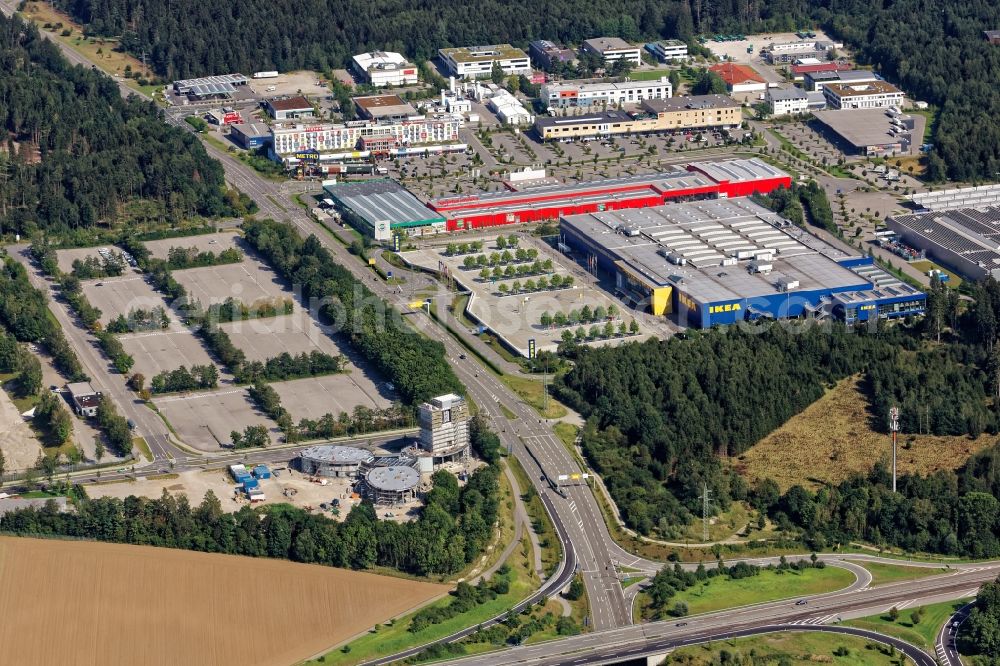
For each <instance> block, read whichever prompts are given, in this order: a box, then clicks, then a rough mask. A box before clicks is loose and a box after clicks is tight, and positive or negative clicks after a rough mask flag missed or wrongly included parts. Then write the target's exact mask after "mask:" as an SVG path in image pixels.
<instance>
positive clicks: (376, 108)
mask: <svg viewBox="0 0 1000 666" xmlns="http://www.w3.org/2000/svg"><path fill="white" fill-rule="evenodd" d="M354 106H355V108H356V109H357V110H358V115H360V116H361V117H362V118H367V119H368V120H375V121H378V122H397V121H402V120H406V119H407V118H409V117H410V116H415V115H416V114H417V110H416V109H414V108H413V106H412V105H411V104H410V103H409V102H406V101H404V100H403V98H402V97H400V96H399V95H367V96H365V97H355V98H354Z"/></svg>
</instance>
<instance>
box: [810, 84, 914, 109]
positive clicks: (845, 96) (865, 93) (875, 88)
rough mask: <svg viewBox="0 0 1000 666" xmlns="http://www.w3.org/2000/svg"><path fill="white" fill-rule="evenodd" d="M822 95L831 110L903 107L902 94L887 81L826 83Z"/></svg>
mask: <svg viewBox="0 0 1000 666" xmlns="http://www.w3.org/2000/svg"><path fill="white" fill-rule="evenodd" d="M823 95H824V96H826V103H827V106H829V107H830V108H831V109H887V108H889V107H893V106H895V107H901V106H903V98H904V97H905V95H903V92H902V91H901V90H900V89H899V88H897V87H896V86H894V85H892V84H891V83H889V82H887V81H869V82H866V83H826V84H824V85H823Z"/></svg>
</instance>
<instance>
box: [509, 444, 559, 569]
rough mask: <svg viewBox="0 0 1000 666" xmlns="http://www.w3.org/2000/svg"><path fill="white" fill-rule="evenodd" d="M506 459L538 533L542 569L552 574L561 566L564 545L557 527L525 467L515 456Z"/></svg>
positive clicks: (533, 526)
mask: <svg viewBox="0 0 1000 666" xmlns="http://www.w3.org/2000/svg"><path fill="white" fill-rule="evenodd" d="M506 460H507V464H508V465H509V466H510V471H511V472H513V473H514V478H515V479H517V485H518V486H519V487H520V490H521V498H522V499H523V500H524V506H525V508H526V509H527V511H528V518H530V519H531V523H532V529H534V531H535V534H537V535H538V545H539V546H540V547H541V549H542V569H543V570H544V571H546V572H547V573H549V574H551V573H552V572H553V571H555V569H556V567H558V566H559V560H560V558H561V556H562V546H561V545H560V543H559V539H558V537H557V536H556V528H555V526H554V525H553V524H552V521H551V520H550V519H549V514H548V513H546V512H545V506H544V505H543V504H542V499H541V498H540V497H539V496H538V492H537V491H535V487H534V486H533V485H531V481H530V480H529V479H528V473H527V472H526V471H525V470H524V467H522V466H521V463H520V462H518V460H517V458H515V457H514V456H507V458H506Z"/></svg>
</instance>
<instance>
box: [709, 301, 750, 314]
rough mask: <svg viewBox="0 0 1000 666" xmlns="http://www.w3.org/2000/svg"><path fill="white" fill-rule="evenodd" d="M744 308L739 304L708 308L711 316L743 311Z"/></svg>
mask: <svg viewBox="0 0 1000 666" xmlns="http://www.w3.org/2000/svg"><path fill="white" fill-rule="evenodd" d="M742 309H743V306H742V305H740V304H739V303H726V304H725V305H710V306H709V308H708V313H709V314H719V313H721V312H737V311H739V310H742Z"/></svg>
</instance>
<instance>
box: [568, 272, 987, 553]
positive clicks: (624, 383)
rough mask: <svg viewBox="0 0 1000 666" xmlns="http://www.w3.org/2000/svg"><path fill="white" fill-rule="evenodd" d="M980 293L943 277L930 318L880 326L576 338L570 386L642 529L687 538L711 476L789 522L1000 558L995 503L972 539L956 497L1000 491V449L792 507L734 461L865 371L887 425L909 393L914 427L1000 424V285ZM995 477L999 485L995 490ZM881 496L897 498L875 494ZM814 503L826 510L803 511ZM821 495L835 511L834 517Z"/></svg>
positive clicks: (592, 442) (607, 473) (622, 502)
mask: <svg viewBox="0 0 1000 666" xmlns="http://www.w3.org/2000/svg"><path fill="white" fill-rule="evenodd" d="M975 298H976V301H977V304H976V305H975V306H973V307H971V308H970V309H969V310H968V311H966V312H963V313H959V312H957V311H955V310H953V308H954V307H955V303H956V301H955V299H952V298H949V294H948V293H947V290H942V289H935V290H932V292H931V294H930V300H929V312H930V314H929V316H928V317H927V318H926V319H925V320H923V321H920V322H915V323H912V324H905V323H903V324H900V325H896V326H880V327H878V328H875V329H873V328H869V327H864V328H858V329H853V330H851V329H847V328H845V327H842V326H839V325H833V326H819V325H812V324H806V323H800V324H792V323H789V324H787V325H764V326H759V327H743V326H736V327H729V328H728V329H716V330H710V331H704V332H693V331H688V332H686V333H684V334H681V335H677V336H675V337H674V338H672V339H670V340H668V341H657V340H652V341H648V342H644V343H642V344H632V345H624V346H622V347H618V348H604V349H580V348H576V349H575V350H574V351H573V353H574V354H575V365H574V367H573V369H572V370H570V371H569V372H568V373H567V374H565V375H563V376H561V377H560V379H559V381H558V383H557V391H558V393H559V395H560V396H561V397H562V398H563V399H564V400H566V401H567V402H568V403H569V404H570V405H571V406H573V407H575V408H576V409H578V410H580V411H581V413H582V414H583V415H584V416H586V417H588V422H587V425H586V426H585V428H584V430H583V439H582V445H583V449H584V453H585V454H586V456H587V457H588V459H589V460H590V462H591V464H592V465H593V466H594V468H595V469H596V470H597V471H598V472H600V473H601V474H602V475H603V477H604V480H605V483H606V484H607V486H608V488H609V490H610V491H611V493H612V495H613V497H614V498H615V500H616V503H617V505H618V507H619V510H620V512H621V514H622V517H623V518H624V519H625V520H626V522H627V523H628V524H629V525H630V526H631V527H633V528H635V529H637V530H638V531H640V532H642V533H645V534H648V533H653V532H657V533H659V534H661V535H663V536H675V534H674V533H673V530H674V529H675V528H674V526H675V525H676V524H688V523H689V522H690V520H691V518H692V516H693V515H695V514H696V513H697V512H698V511H700V503H699V495H700V493H701V490H702V487H703V485H707V486H708V487H709V489H711V490H712V491H713V498H714V500H715V501H716V504H717V506H718V507H719V508H725V507H726V506H727V505H728V503H729V502H730V501H733V500H745V499H753V501H755V502H757V503H758V504H759V505H760V506H759V507H758V508H761V509H762V510H764V511H767V512H769V513H771V514H772V515H773V516H775V517H779V516H778V513H779V512H780V513H781V514H783V515H784V522H783V523H782V524H784V525H786V526H788V527H789V528H791V529H799V530H801V531H802V533H803V534H804V535H805V536H806V537H807V538H808V539H813V540H815V539H816V538H817V537H819V538H821V539H823V540H825V542H826V543H835V542H842V541H843V540H844V539H847V538H864V539H868V540H871V541H874V542H882V543H887V544H892V545H898V546H902V547H908V548H918V547H919V548H922V549H926V550H933V551H937V552H968V553H972V552H980V551H981V550H982V551H983V552H986V551H988V552H990V553H993V554H1000V543H998V541H997V537H996V534H997V533H998V531H1000V522H998V519H1000V514H996V511H995V509H993V508H990V507H985V508H984V509H983V510H984V511H986V512H987V513H988V515H989V516H991V517H990V518H989V519H987V520H985V521H984V522H982V523H981V525H983V526H985V527H984V528H983V529H985V533H982V534H979V535H978V536H977V537H976V538H975V539H971V538H969V537H968V535H967V534H968V533H967V532H965V531H963V526H967V524H966V523H963V521H962V518H961V515H960V514H959V512H958V510H957V508H956V507H960V506H963V503H970V502H972V503H975V501H977V498H976V497H972V498H970V497H969V495H970V493H974V492H993V493H994V494H996V493H997V492H998V491H1000V485H998V484H995V482H994V481H992V480H991V479H993V478H995V477H1000V472H997V471H995V463H993V462H992V461H993V460H994V458H995V457H996V455H1000V454H997V453H996V452H993V453H987V454H983V456H986V457H982V456H981V457H980V458H976V459H973V461H970V463H969V465H970V468H969V469H968V470H967V471H965V472H964V476H963V477H962V478H963V479H965V484H964V485H963V484H961V483H958V482H957V481H952V483H951V485H950V486H949V485H948V484H947V483H946V482H945V481H944V480H935V478H932V479H921V478H914V479H910V480H907V481H905V482H904V483H903V485H902V487H903V489H904V491H903V493H902V494H903V495H906V496H907V497H908V499H907V500H906V502H901V501H900V499H899V498H898V497H895V496H894V497H891V498H888V499H885V496H886V495H888V494H891V493H889V492H887V491H886V490H885V487H884V485H885V484H884V478H883V477H882V476H881V475H880V474H879V473H878V472H877V471H875V472H873V473H872V476H871V477H870V478H866V479H853V480H851V481H850V482H847V483H846V484H844V485H843V486H842V487H841V488H839V489H838V488H825V489H823V490H821V491H820V492H819V493H818V494H816V495H815V496H813V495H812V494H810V493H809V491H805V490H803V489H801V488H799V489H797V490H795V492H794V493H793V492H792V491H789V494H790V495H792V499H791V500H790V501H792V505H787V504H782V502H783V501H785V500H787V497H786V498H781V497H780V496H777V495H778V494H777V490H776V487H773V488H771V487H764V488H754V489H751V488H748V487H747V483H746V481H745V480H744V479H743V478H742V477H740V476H738V475H736V474H733V473H731V472H730V471H729V470H728V467H727V466H725V465H724V464H723V463H722V462H721V460H722V459H723V458H725V457H728V456H736V455H738V454H740V453H741V452H743V451H745V450H746V449H748V448H749V447H751V446H753V444H754V443H756V442H757V441H758V440H759V439H760V438H761V437H763V436H764V435H765V434H767V433H768V432H770V431H771V430H773V429H774V428H776V427H778V426H779V425H781V424H782V423H784V422H785V421H786V420H787V419H788V418H790V417H791V416H792V415H794V414H796V413H798V412H799V411H801V410H802V409H803V408H804V407H805V406H807V405H809V404H810V403H812V402H813V401H814V400H816V399H817V398H818V397H819V396H820V395H822V393H823V390H824V388H825V387H827V386H830V385H832V383H833V382H835V381H837V380H839V379H841V378H843V377H846V376H849V375H854V374H861V375H862V377H863V379H864V381H863V386H864V388H865V390H866V392H867V394H868V397H869V400H870V403H871V410H872V413H873V422H874V423H876V424H887V423H888V420H887V414H888V410H889V407H890V406H891V405H899V406H900V407H901V410H902V413H903V416H902V419H901V423H900V425H901V429H902V431H903V432H904V433H930V434H941V435H964V434H968V435H971V436H975V435H978V434H980V433H983V432H989V433H994V434H995V433H996V432H997V431H998V429H1000V415H998V409H997V402H996V398H997V396H1000V345H997V344H996V341H997V322H998V321H1000V285H998V284H997V283H996V282H994V281H990V282H988V283H986V284H984V285H983V286H982V287H980V288H979V290H978V291H977V293H976V294H975ZM939 338H940V342H938V339H939ZM883 427H886V426H885V425H883ZM989 456H993V457H989ZM984 484H986V485H990V484H994V485H997V486H998V487H992V488H989V489H987V490H984V489H983V485H984ZM928 488H933V490H928ZM910 489H912V493H911V495H912V496H911V495H907V493H910V492H911V490H910ZM946 490H948V491H949V492H950V495H949V499H948V500H940V501H939V500H938V499H935V500H934V502H933V504H934V505H935V506H939V507H941V511H938V512H931V513H932V514H933V518H934V521H930V522H929V521H928V520H925V519H924V518H926V514H927V513H928V510H927V509H926V506H925V505H926V503H927V502H926V500H927V499H928V497H929V496H931V497H932V496H934V495H935V493H937V494H940V493H944V492H945V491H946ZM860 491H863V492H864V495H863V500H862V499H859V500H858V502H859V503H858V504H857V505H856V507H858V508H859V509H860V510H863V511H865V512H868V513H867V516H866V517H861V518H859V517H858V516H857V514H856V513H852V512H846V513H845V504H844V501H843V497H844V495H850V496H852V497H854V496H855V495H856V492H860ZM838 493H841V494H838ZM807 495H808V497H807V498H806V499H808V502H805V501H804V500H802V498H803V497H806V496H807ZM876 495H878V497H879V498H880V500H884V501H879V502H876V501H873V498H874V497H875V496H876ZM762 498H763V499H762ZM803 503H805V504H807V505H808V506H809V507H810V508H807V509H806V510H802V509H801V508H800V507H799V505H800V504H803ZM993 504H994V505H995V504H996V501H995V500H994V502H993ZM904 505H905V506H906V507H909V508H913V509H914V510H918V511H922V512H923V513H924V514H925V516H924V518H920V519H914V520H911V521H907V520H902V519H901V518H900V516H899V515H898V514H895V513H893V511H895V510H896V509H899V510H903V509H902V508H901V507H904ZM820 506H826V507H828V510H827V511H826V512H825V513H823V515H822V517H821V518H818V517H817V515H818V512H819V507H820ZM976 506H977V507H978V504H977V505H976ZM977 510H978V509H977ZM994 514H996V515H994ZM894 521H895V522H894ZM935 521H936V522H935ZM990 534H992V535H993V536H992V537H991V538H987V536H988V535H990ZM984 556H985V555H984Z"/></svg>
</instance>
